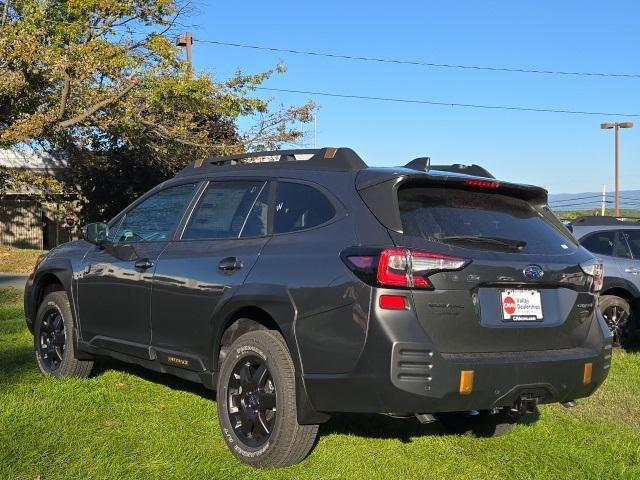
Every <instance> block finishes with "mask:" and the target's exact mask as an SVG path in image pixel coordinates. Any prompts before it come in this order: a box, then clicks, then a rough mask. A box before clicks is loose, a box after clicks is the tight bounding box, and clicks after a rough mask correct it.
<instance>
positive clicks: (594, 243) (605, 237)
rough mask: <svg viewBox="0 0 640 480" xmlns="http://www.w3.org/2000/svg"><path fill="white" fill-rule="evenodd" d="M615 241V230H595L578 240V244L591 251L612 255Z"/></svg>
mask: <svg viewBox="0 0 640 480" xmlns="http://www.w3.org/2000/svg"><path fill="white" fill-rule="evenodd" d="M615 243H616V233H615V232H597V233H591V234H589V235H587V236H586V237H585V238H583V239H582V240H580V244H581V245H582V246H583V247H584V248H586V249H587V250H589V251H590V252H591V253H597V254H600V255H608V256H613V247H614V245H615Z"/></svg>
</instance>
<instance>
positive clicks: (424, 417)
mask: <svg viewBox="0 0 640 480" xmlns="http://www.w3.org/2000/svg"><path fill="white" fill-rule="evenodd" d="M415 415H416V418H417V419H418V421H419V422H420V423H422V424H423V425H424V424H425V423H433V422H435V421H436V420H437V419H436V417H434V416H433V415H432V414H430V413H416V414H415Z"/></svg>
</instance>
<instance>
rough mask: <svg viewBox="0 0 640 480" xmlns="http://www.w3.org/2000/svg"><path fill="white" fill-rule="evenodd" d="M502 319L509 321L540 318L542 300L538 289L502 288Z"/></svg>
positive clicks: (530, 320)
mask: <svg viewBox="0 0 640 480" xmlns="http://www.w3.org/2000/svg"><path fill="white" fill-rule="evenodd" d="M500 301H501V302H500V303H501V305H502V319H503V320H505V321H511V322H535V321H540V320H542V300H541V299H540V291H538V290H502V291H501V292H500Z"/></svg>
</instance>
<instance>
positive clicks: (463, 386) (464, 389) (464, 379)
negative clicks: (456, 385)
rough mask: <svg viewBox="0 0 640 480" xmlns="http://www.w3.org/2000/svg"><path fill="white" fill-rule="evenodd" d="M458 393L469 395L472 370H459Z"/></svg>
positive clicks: (471, 384) (471, 388)
mask: <svg viewBox="0 0 640 480" xmlns="http://www.w3.org/2000/svg"><path fill="white" fill-rule="evenodd" d="M459 391H460V395H469V394H470V393H471V392H472V391H473V370H461V371H460V389H459Z"/></svg>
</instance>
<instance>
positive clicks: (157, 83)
mask: <svg viewBox="0 0 640 480" xmlns="http://www.w3.org/2000/svg"><path fill="white" fill-rule="evenodd" d="M190 8H191V7H190V4H189V3H181V0H47V1H43V0H4V3H3V6H2V9H1V10H0V148H24V147H25V146H29V147H31V148H42V149H46V150H49V151H53V152H56V154H62V155H63V156H65V158H66V159H67V160H68V162H69V165H70V170H69V171H70V173H71V178H67V179H66V181H65V188H67V189H68V190H69V189H72V190H78V191H79V192H81V193H82V195H84V196H85V197H86V198H87V200H88V203H89V204H92V208H91V209H89V211H90V212H91V216H94V215H95V214H105V215H106V214H108V213H109V214H110V213H113V210H116V209H118V208H120V207H121V206H123V205H124V204H126V202H127V201H129V200H130V199H131V197H135V196H136V195H138V194H140V193H141V192H142V191H144V190H146V189H148V188H149V187H150V186H151V185H152V184H153V183H154V182H156V183H157V181H160V180H162V179H164V178H166V177H167V176H170V175H172V174H173V173H175V171H176V170H178V169H180V168H181V167H183V166H184V165H185V164H186V163H188V162H190V161H193V160H194V159H197V158H202V157H205V156H210V155H215V154H225V153H234V152H239V151H244V150H246V149H251V150H255V149H257V150H260V149H266V148H270V147H277V146H279V145H280V144H282V143H293V142H296V141H299V140H300V138H301V137H302V132H301V131H300V130H298V129H296V128H294V127H293V125H300V123H304V122H308V121H309V120H310V119H311V113H312V110H313V108H314V105H313V104H312V103H311V102H309V103H307V104H305V105H302V106H298V107H291V108H283V107H281V108H278V109H275V110H274V109H272V108H271V105H270V103H269V102H267V101H264V100H261V99H256V98H252V97H251V96H250V94H251V92H252V91H253V90H254V89H255V87H257V86H258V85H260V84H261V83H262V82H264V81H265V80H266V79H267V78H269V77H270V76H271V75H273V74H276V73H281V72H282V71H283V69H282V68H281V67H277V68H275V69H274V70H271V71H267V72H262V73H259V74H255V75H246V74H243V73H242V72H240V71H238V72H237V74H236V75H234V76H233V77H232V78H230V79H227V80H226V81H222V82H217V81H215V80H214V78H213V75H212V74H211V73H210V72H201V73H194V72H192V71H191V69H190V68H189V66H188V65H186V64H185V62H184V61H183V60H182V58H181V55H180V51H179V50H178V49H177V48H176V47H175V46H174V45H173V43H172V41H171V38H173V36H174V34H175V32H176V31H177V29H178V28H182V25H181V24H180V22H181V20H182V19H183V18H185V17H186V16H188V14H189V13H190ZM241 117H250V118H253V119H254V120H255V122H254V123H255V126H254V127H253V128H250V129H249V130H247V131H240V130H239V129H238V127H237V120H238V119H239V118H241ZM134 174H135V175H136V177H135V178H132V177H131V176H130V175H134ZM118 175H129V176H128V177H126V178H124V179H123V180H124V181H122V182H121V183H122V185H120V186H121V187H122V188H125V195H120V196H119V199H120V201H115V202H114V201H107V199H105V196H104V195H100V196H99V195H98V193H97V192H103V191H104V190H105V189H104V187H105V185H112V184H113V182H114V180H115V179H116V178H117V177H118ZM103 193H106V192H103ZM111 197H113V192H111ZM96 207H97V208H96Z"/></svg>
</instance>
